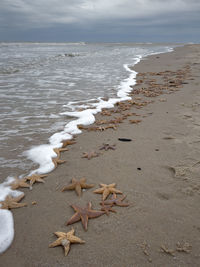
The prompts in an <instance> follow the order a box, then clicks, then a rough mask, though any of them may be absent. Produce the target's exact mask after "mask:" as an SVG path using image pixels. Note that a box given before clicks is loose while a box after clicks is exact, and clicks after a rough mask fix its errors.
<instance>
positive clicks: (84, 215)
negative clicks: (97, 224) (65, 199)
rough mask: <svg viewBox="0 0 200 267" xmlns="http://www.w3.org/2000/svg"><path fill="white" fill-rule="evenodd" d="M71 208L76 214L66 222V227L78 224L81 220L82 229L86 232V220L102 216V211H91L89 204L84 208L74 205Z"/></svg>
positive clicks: (90, 204)
mask: <svg viewBox="0 0 200 267" xmlns="http://www.w3.org/2000/svg"><path fill="white" fill-rule="evenodd" d="M71 207H72V208H73V209H74V210H75V211H76V213H75V214H74V215H73V216H72V217H71V219H69V221H67V223H66V224H67V225H69V224H72V223H75V222H78V221H80V220H81V222H82V225H83V228H84V229H85V231H87V226H88V219H93V218H97V217H99V216H101V215H103V214H105V212H104V211H100V210H92V203H91V202H89V203H88V204H87V206H86V207H85V208H81V207H79V206H76V205H71Z"/></svg>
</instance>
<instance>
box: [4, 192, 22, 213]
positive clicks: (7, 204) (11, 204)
mask: <svg viewBox="0 0 200 267" xmlns="http://www.w3.org/2000/svg"><path fill="white" fill-rule="evenodd" d="M23 197H24V193H23V194H21V195H20V196H18V197H11V196H7V197H6V199H5V200H4V201H0V204H1V207H0V208H1V209H7V210H9V209H16V208H21V207H25V206H27V204H26V203H18V202H19V201H20V200H21V199H22V198H23Z"/></svg>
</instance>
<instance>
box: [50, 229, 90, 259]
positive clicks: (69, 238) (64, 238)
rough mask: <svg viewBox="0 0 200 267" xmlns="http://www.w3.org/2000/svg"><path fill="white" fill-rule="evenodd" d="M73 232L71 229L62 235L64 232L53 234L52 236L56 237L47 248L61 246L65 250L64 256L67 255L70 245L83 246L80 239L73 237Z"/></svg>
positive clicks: (82, 241)
mask: <svg viewBox="0 0 200 267" xmlns="http://www.w3.org/2000/svg"><path fill="white" fill-rule="evenodd" d="M74 232H75V230H74V229H73V228H72V230H71V231H69V232H67V233H64V232H55V233H54V234H55V235H56V236H57V237H58V239H57V240H56V241H54V242H53V243H51V244H50V245H49V248H54V247H57V246H63V248H64V250H65V256H67V255H68V253H69V250H70V245H71V244H74V243H76V244H77V243H78V244H83V243H85V241H84V240H82V239H80V238H79V237H77V236H75V235H74Z"/></svg>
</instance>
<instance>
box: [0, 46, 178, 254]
mask: <svg viewBox="0 0 200 267" xmlns="http://www.w3.org/2000/svg"><path fill="white" fill-rule="evenodd" d="M174 46H175V45H172V44H165V45H160V44H157V45H156V44H130V43H128V44H124V43H123V44H122V43H101V44H98V43H97V44H94V43H93V44H88V43H0V109H1V112H0V120H1V128H0V160H1V165H0V182H1V184H0V201H2V200H4V199H5V197H6V196H7V195H8V194H9V195H12V196H17V195H19V194H20V192H19V191H13V190H11V189H10V187H9V183H10V181H11V180H12V179H13V176H23V175H25V174H26V175H27V174H31V173H48V172H50V171H52V170H53V168H54V164H53V162H52V157H55V156H56V155H55V152H54V151H53V148H55V147H61V146H62V143H61V141H62V140H66V139H71V138H73V135H74V134H80V133H81V131H80V130H79V129H78V128H77V125H78V124H83V125H89V124H91V123H93V122H94V121H95V114H97V113H98V112H100V111H101V110H102V108H105V107H108V108H111V107H113V106H114V104H115V103H116V102H118V101H122V100H127V99H129V96H128V93H129V92H130V91H131V90H132V88H131V87H130V85H134V84H135V77H136V74H137V73H136V72H135V71H134V70H133V69H132V68H130V67H133V66H134V65H135V64H137V63H138V62H139V61H140V60H141V59H142V58H143V57H146V56H148V55H151V54H156V53H163V52H170V51H172V49H173V47H174ZM105 99H106V100H105ZM81 108H83V109H84V110H82V111H80V109H81ZM0 224H1V225H3V228H1V231H0V252H3V251H4V250H5V249H6V248H7V247H8V246H9V244H10V243H11V242H12V240H13V235H14V230H13V218H12V214H11V212H10V211H3V210H0ZM8 229H10V230H8Z"/></svg>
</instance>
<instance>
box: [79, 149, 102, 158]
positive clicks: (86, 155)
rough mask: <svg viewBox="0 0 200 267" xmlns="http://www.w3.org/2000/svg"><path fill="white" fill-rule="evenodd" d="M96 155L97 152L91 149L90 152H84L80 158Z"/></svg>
mask: <svg viewBox="0 0 200 267" xmlns="http://www.w3.org/2000/svg"><path fill="white" fill-rule="evenodd" d="M98 156H99V153H97V152H95V151H91V152H84V153H83V156H82V158H87V159H91V158H95V157H98Z"/></svg>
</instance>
